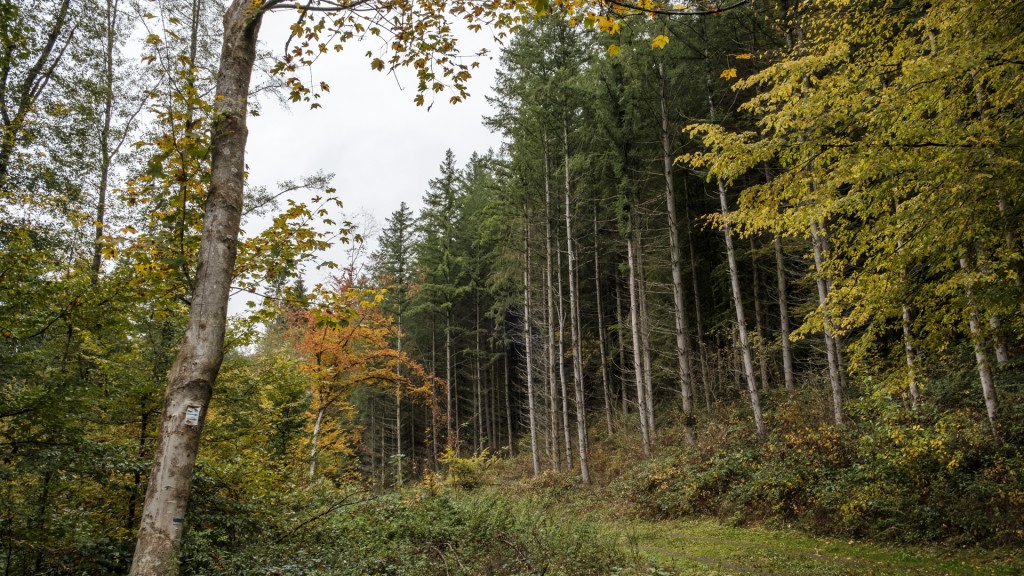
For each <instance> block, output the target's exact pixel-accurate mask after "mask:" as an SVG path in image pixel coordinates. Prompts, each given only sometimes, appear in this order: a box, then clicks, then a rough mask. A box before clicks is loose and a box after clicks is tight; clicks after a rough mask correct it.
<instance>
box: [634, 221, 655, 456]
mask: <svg viewBox="0 0 1024 576" xmlns="http://www.w3.org/2000/svg"><path fill="white" fill-rule="evenodd" d="M643 245H644V243H643V237H642V236H641V235H640V232H639V231H637V233H636V244H635V245H634V250H635V252H634V254H633V257H634V258H635V259H636V270H637V276H636V282H637V285H636V287H637V295H638V297H639V301H640V342H641V350H643V354H642V358H643V377H644V378H643V381H644V405H643V409H644V410H646V411H647V431H648V433H649V434H650V436H651V438H653V437H654V434H655V431H656V430H655V421H654V379H653V370H652V369H651V325H650V315H648V313H647V273H646V272H645V270H644V250H643Z"/></svg>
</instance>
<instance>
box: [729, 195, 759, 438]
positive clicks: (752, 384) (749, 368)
mask: <svg viewBox="0 0 1024 576" xmlns="http://www.w3.org/2000/svg"><path fill="white" fill-rule="evenodd" d="M718 199H719V202H720V203H721V205H722V216H723V217H726V216H728V215H729V203H728V200H727V199H726V196H725V185H724V184H722V183H721V182H719V183H718ZM722 234H723V235H724V236H725V252H726V257H727V258H728V260H729V280H730V282H731V284H732V301H733V305H734V307H735V308H736V328H737V329H738V331H739V337H740V353H741V355H742V357H743V373H744V375H745V376H746V379H747V391H748V392H750V407H751V408H752V409H753V411H754V426H756V427H757V435H758V436H764V433H765V429H764V418H763V417H762V416H761V398H760V396H759V395H758V393H757V380H756V379H755V378H754V356H753V353H752V352H751V350H750V340H749V339H748V338H747V320H746V316H745V315H744V314H743V293H742V292H741V291H740V274H739V269H738V267H737V265H736V249H735V248H734V247H733V243H732V233H730V232H729V224H728V222H725V223H723V224H722Z"/></svg>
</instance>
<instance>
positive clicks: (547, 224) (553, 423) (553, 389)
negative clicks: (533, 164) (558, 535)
mask: <svg viewBox="0 0 1024 576" xmlns="http://www.w3.org/2000/svg"><path fill="white" fill-rule="evenodd" d="M543 142H544V246H545V248H544V255H545V265H546V267H545V274H544V294H545V296H546V299H547V327H548V340H547V352H548V370H547V376H548V410H549V414H550V418H549V424H550V426H549V427H548V428H549V430H548V433H549V438H548V442H549V444H550V447H551V466H552V468H553V469H554V471H555V472H558V471H559V470H561V468H562V464H561V457H560V449H559V447H558V418H559V416H558V381H557V380H556V379H555V295H554V276H555V270H554V249H553V248H552V241H553V237H552V233H551V171H550V167H549V162H548V138H547V132H545V133H544V138H543Z"/></svg>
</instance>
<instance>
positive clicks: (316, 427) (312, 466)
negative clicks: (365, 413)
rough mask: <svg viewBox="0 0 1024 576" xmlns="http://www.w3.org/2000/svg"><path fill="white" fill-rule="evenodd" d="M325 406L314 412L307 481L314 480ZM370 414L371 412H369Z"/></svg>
mask: <svg viewBox="0 0 1024 576" xmlns="http://www.w3.org/2000/svg"><path fill="white" fill-rule="evenodd" d="M325 410H326V407H325V406H321V407H320V409H319V410H317V411H316V421H315V422H314V423H313V434H312V436H311V437H310V439H309V481H310V482H312V481H313V480H314V479H315V478H316V458H317V446H318V444H319V443H320V426H322V425H323V422H324V412H325ZM371 414H372V410H371Z"/></svg>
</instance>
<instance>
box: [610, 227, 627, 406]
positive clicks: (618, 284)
mask: <svg viewBox="0 0 1024 576" xmlns="http://www.w3.org/2000/svg"><path fill="white" fill-rule="evenodd" d="M627 248H628V244H627ZM613 270H614V271H615V325H616V326H618V330H616V331H615V335H616V341H617V342H616V343H617V344H618V347H619V391H620V392H621V393H622V414H623V415H628V414H629V386H627V385H626V337H625V336H624V335H623V334H622V331H623V326H625V325H626V324H625V322H624V321H623V319H622V279H621V278H619V269H618V266H615V267H614V268H613Z"/></svg>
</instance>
